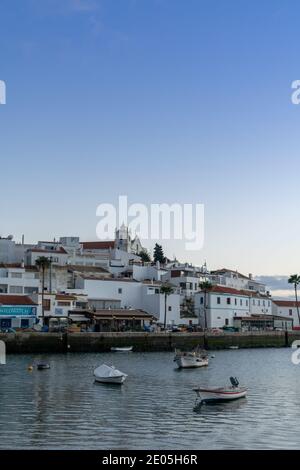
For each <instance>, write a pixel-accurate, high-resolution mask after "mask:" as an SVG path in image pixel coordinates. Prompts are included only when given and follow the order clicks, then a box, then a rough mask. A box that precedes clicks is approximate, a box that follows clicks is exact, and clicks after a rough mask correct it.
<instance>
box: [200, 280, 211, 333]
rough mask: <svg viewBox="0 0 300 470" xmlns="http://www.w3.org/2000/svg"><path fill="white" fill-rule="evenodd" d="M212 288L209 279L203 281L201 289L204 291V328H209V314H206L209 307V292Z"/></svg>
mask: <svg viewBox="0 0 300 470" xmlns="http://www.w3.org/2000/svg"><path fill="white" fill-rule="evenodd" d="M211 288H212V284H211V282H209V281H203V282H201V284H200V289H201V290H202V291H203V292H204V329H205V330H206V329H207V316H206V309H207V305H206V303H207V293H208V291H210V290H211Z"/></svg>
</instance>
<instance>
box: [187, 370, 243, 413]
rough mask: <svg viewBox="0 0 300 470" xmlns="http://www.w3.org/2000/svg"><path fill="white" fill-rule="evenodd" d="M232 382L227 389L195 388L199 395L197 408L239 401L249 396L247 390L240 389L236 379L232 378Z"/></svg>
mask: <svg viewBox="0 0 300 470" xmlns="http://www.w3.org/2000/svg"><path fill="white" fill-rule="evenodd" d="M230 382H231V385H229V386H227V387H214V388H207V387H205V388H204V387H199V388H194V391H195V392H196V393H197V399H196V404H195V405H196V407H198V406H199V405H202V404H203V403H220V402H225V401H232V400H237V399H239V398H244V397H245V396H246V395H247V388H245V387H240V385H239V381H238V380H237V378H236V377H230Z"/></svg>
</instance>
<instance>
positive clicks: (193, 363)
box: [174, 348, 208, 369]
mask: <svg viewBox="0 0 300 470" xmlns="http://www.w3.org/2000/svg"><path fill="white" fill-rule="evenodd" d="M174 362H176V364H177V366H178V367H179V368H182V369H188V368H193V367H205V366H208V356H207V353H206V351H203V350H200V349H198V348H196V349H195V350H193V351H187V352H186V351H180V350H179V349H175V357H174Z"/></svg>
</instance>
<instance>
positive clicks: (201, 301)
mask: <svg viewBox="0 0 300 470" xmlns="http://www.w3.org/2000/svg"><path fill="white" fill-rule="evenodd" d="M203 302H204V299H203V297H201V298H200V304H201V305H203Z"/></svg>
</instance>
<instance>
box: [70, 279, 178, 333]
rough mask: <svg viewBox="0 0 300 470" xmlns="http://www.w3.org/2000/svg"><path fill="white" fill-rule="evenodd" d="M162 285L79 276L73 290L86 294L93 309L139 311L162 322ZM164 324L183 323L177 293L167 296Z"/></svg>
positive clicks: (157, 282) (163, 309) (163, 310)
mask: <svg viewBox="0 0 300 470" xmlns="http://www.w3.org/2000/svg"><path fill="white" fill-rule="evenodd" d="M161 285H162V283H161V282H159V281H156V282H155V281H153V282H152V281H143V282H138V281H135V280H134V279H130V278H101V277H100V276H96V275H94V276H91V275H85V274H82V275H79V276H78V278H77V280H76V283H75V290H76V291H78V290H80V291H81V292H83V293H85V294H86V295H87V297H88V301H89V305H90V307H91V308H92V309H95V310H98V309H101V308H124V309H128V308H133V309H140V310H143V311H145V312H147V313H150V314H152V315H154V316H155V317H156V318H157V321H159V322H160V323H164V313H165V303H164V302H165V300H164V299H165V297H164V295H163V294H161V293H160V287H161ZM69 292H71V291H69ZM167 323H168V324H178V323H184V321H182V320H181V318H180V295H179V293H177V292H176V290H174V293H172V294H170V295H168V296H167ZM186 323H187V322H186Z"/></svg>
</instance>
